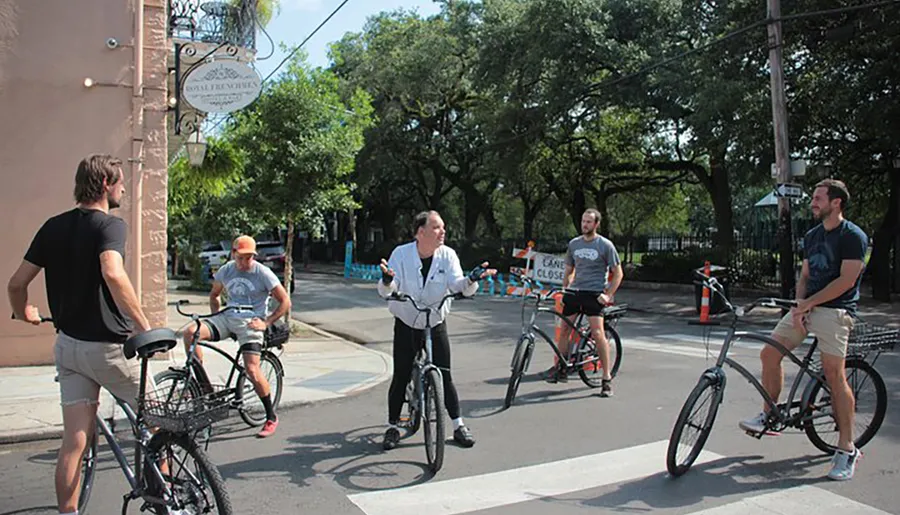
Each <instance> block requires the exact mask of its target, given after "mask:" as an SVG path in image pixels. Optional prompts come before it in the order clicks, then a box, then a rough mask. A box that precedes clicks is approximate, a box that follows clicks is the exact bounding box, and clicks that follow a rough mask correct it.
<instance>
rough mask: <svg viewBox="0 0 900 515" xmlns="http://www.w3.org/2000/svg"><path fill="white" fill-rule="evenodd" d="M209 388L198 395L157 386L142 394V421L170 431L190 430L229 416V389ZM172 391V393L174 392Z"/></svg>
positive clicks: (204, 426) (183, 431) (186, 431)
mask: <svg viewBox="0 0 900 515" xmlns="http://www.w3.org/2000/svg"><path fill="white" fill-rule="evenodd" d="M210 387H211V388H212V391H211V392H209V393H205V394H203V395H200V396H198V397H191V396H189V395H183V394H184V393H185V392H183V391H180V390H178V389H176V390H175V391H173V388H172V387H171V386H170V387H166V388H157V389H155V390H152V391H149V392H147V393H146V394H145V395H144V399H143V403H144V420H145V421H146V423H147V425H148V426H149V427H158V428H160V429H162V430H165V431H169V432H172V433H191V432H194V431H198V430H200V429H203V428H206V427H208V426H210V425H212V424H213V423H214V422H218V421H220V420H224V419H225V418H227V417H228V409H229V408H230V404H231V394H232V391H231V390H230V389H226V388H225V387H224V386H221V385H210ZM173 394H174V395H173Z"/></svg>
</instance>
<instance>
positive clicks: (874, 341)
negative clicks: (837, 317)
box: [847, 322, 900, 354]
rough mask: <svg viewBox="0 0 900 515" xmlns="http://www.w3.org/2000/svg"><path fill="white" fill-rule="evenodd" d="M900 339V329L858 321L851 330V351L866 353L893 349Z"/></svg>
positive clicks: (849, 344)
mask: <svg viewBox="0 0 900 515" xmlns="http://www.w3.org/2000/svg"><path fill="white" fill-rule="evenodd" d="M898 341H900V329H893V328H890V327H884V326H878V325H874V324H868V323H865V322H857V323H856V324H855V325H854V326H853V329H852V330H851V331H850V340H849V342H848V344H847V345H848V347H849V352H850V353H854V354H864V353H867V352H872V351H885V350H891V349H893V348H894V346H895V345H896V344H897V342H898Z"/></svg>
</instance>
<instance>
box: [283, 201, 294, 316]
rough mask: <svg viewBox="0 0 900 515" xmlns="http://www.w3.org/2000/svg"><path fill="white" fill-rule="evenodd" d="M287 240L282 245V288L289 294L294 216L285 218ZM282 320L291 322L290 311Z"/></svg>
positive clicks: (292, 279) (291, 276) (292, 269)
mask: <svg viewBox="0 0 900 515" xmlns="http://www.w3.org/2000/svg"><path fill="white" fill-rule="evenodd" d="M286 239H287V242H285V245H284V289H285V290H287V292H288V297H290V296H291V284H292V283H293V282H294V218H293V217H291V216H289V217H288V219H287V238H286ZM284 322H285V323H286V324H290V323H291V314H290V312H288V313H285V314H284Z"/></svg>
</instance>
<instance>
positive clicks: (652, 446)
mask: <svg viewBox="0 0 900 515" xmlns="http://www.w3.org/2000/svg"><path fill="white" fill-rule="evenodd" d="M668 445H669V442H668V440H662V441H659V442H653V443H648V444H644V445H638V446H635V447H629V448H625V449H616V450H614V451H609V452H602V453H599V454H593V455H589V456H581V457H578V458H571V459H566V460H561V461H554V462H550V463H542V464H539V465H531V466H527V467H521V468H516V469H511V470H504V471H501V472H493V473H490V474H481V475H478V476H470V477H463V478H458V479H450V480H447V481H439V482H436V483H427V484H422V485H416V486H412V487H408V488H398V489H395V490H384V491H380V492H365V493H361V494H353V495H350V496H348V498H349V499H350V501H351V502H353V503H354V504H355V505H356V506H358V507H359V508H360V509H361V510H362V511H363V512H364V513H366V515H422V514H423V513H427V514H428V515H454V514H457V513H468V512H472V511H477V510H485V509H488V508H496V507H498V506H505V505H508V504H515V503H519V502H525V501H531V500H534V499H540V498H542V497H547V496H553V495H562V494H566V493H570V492H576V491H579V490H587V489H589V488H597V487H601V486H606V485H611V484H615V483H620V482H623V481H632V480H635V479H639V478H642V477H646V476H650V475H653V474H657V473H660V472H662V471H663V470H664V469H663V464H664V459H663V458H664V457H665V455H666V448H667V447H668ZM719 458H721V456H719V455H718V454H715V453H712V452H707V451H703V452H702V453H701V454H700V456H699V457H698V458H697V462H696V464H699V463H705V462H709V461H713V460H716V459H719Z"/></svg>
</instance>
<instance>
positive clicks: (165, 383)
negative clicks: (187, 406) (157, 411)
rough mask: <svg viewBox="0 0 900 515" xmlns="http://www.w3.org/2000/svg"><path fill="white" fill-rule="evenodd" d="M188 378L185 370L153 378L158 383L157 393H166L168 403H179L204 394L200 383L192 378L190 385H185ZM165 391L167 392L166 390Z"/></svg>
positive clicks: (160, 374)
mask: <svg viewBox="0 0 900 515" xmlns="http://www.w3.org/2000/svg"><path fill="white" fill-rule="evenodd" d="M187 378H188V373H187V370H185V369H183V368H182V369H176V370H173V369H171V368H170V369H169V370H163V371H162V372H160V373H158V374H156V375H155V376H153V381H154V382H155V383H156V391H157V392H162V391H166V397H165V400H166V402H176V403H177V402H179V401H181V400H185V399H194V398H197V397H199V396H200V395H202V394H203V392H202V391H201V390H200V383H198V382H197V380H196V379H195V378H191V382H190V383H185V381H187ZM164 389H165V390H164Z"/></svg>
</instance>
